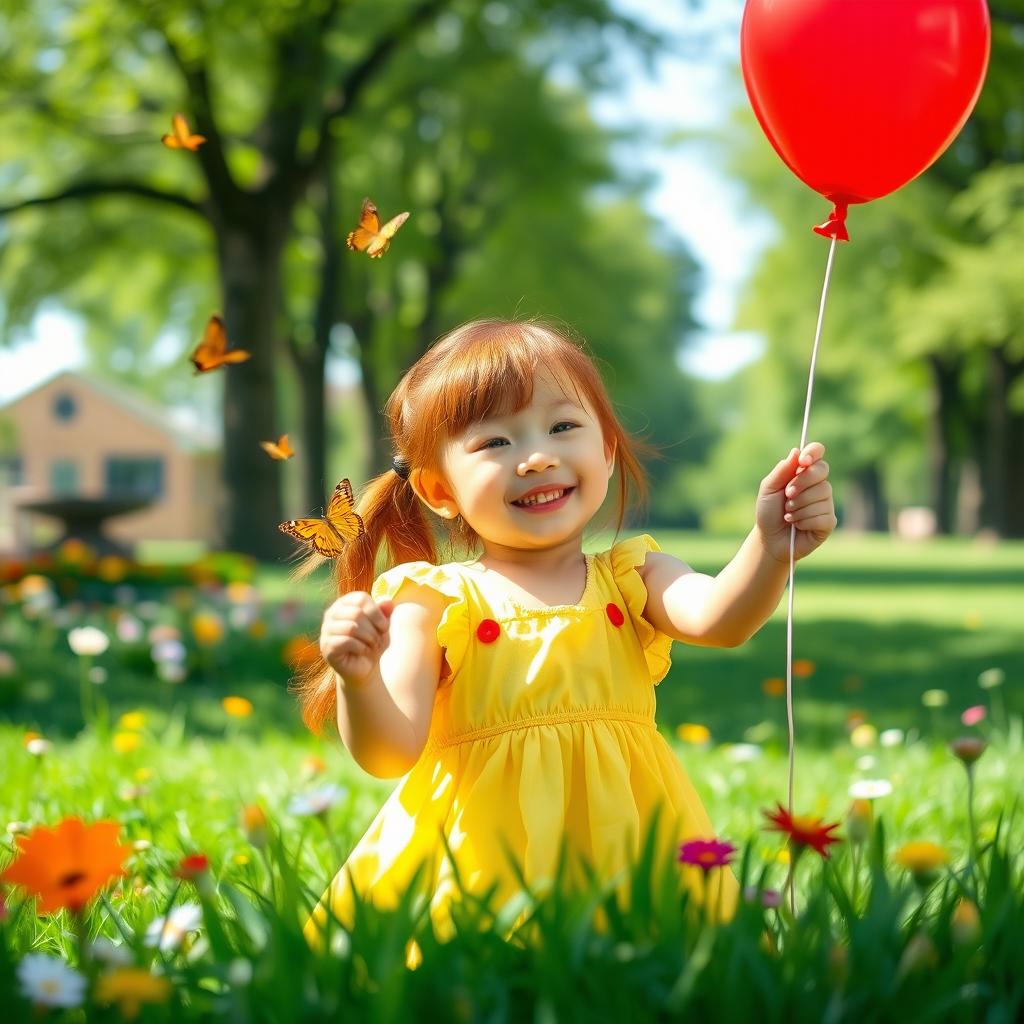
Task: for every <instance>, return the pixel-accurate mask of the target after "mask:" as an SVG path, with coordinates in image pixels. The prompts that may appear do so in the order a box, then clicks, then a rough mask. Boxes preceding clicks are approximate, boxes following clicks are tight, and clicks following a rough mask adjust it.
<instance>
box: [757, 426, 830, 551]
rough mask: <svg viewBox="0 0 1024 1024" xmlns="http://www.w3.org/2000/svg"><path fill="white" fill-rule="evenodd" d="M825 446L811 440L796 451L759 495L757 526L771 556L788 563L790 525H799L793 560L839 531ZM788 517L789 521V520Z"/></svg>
mask: <svg viewBox="0 0 1024 1024" xmlns="http://www.w3.org/2000/svg"><path fill="white" fill-rule="evenodd" d="M824 454H825V446H824V445H823V444H821V443H820V442H818V441H812V442H811V443H810V444H809V445H807V447H806V448H804V450H803V452H801V453H799V455H798V453H797V450H796V448H794V449H793V450H792V451H791V452H790V453H789V455H788V456H787V457H786V458H785V459H783V460H782V461H781V462H780V463H779V464H778V465H777V466H776V467H775V468H774V469H773V470H772V471H771V472H770V473H769V474H768V475H767V476H766V477H765V478H764V480H762V481H761V487H760V488H759V490H758V492H757V511H756V517H755V519H756V526H757V529H758V530H760V532H761V538H762V540H763V542H764V546H765V548H766V550H767V551H768V553H769V554H770V555H771V556H772V557H773V558H775V559H777V560H778V561H780V562H785V563H786V564H789V534H790V526H791V525H795V526H796V543H795V544H794V551H793V554H794V558H796V559H800V558H803V557H805V556H806V555H809V554H810V553H811V552H812V551H813V550H814V549H815V548H817V547H820V546H821V545H822V544H823V543H824V542H825V540H826V538H827V537H828V535H829V534H830V533H831V532H832V531H833V530H834V529H835V528H836V522H837V520H836V509H835V505H834V504H833V503H832V485H831V484H830V483H829V482H828V463H827V462H826V461H825V460H824V459H823V458H822V456H823V455H824ZM787 517H788V518H787Z"/></svg>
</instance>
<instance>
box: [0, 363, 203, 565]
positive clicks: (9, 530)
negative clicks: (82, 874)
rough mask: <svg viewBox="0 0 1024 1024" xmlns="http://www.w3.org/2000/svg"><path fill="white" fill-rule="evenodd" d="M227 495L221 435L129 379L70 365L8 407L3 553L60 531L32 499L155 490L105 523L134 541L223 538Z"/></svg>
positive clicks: (2, 431) (115, 535)
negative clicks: (106, 377) (177, 413)
mask: <svg viewBox="0 0 1024 1024" xmlns="http://www.w3.org/2000/svg"><path fill="white" fill-rule="evenodd" d="M222 494H223V490H222V486H221V483H220V450H219V439H218V437H217V435H216V434H215V433H212V432H210V433H204V432H202V431H199V430H197V429H196V428H195V427H194V426H192V427H189V426H185V425H183V424H181V423H179V422H177V421H176V420H175V417H174V416H173V415H172V414H171V413H169V412H168V411H167V410H165V409H162V408H161V407H159V406H158V405H155V404H154V403H153V402H151V401H150V400H149V399H144V398H142V397H140V396H138V395H133V394H130V393H128V392H127V391H125V390H124V389H123V388H122V387H120V386H115V385H112V384H109V383H105V382H103V381H100V380H97V379H96V378H94V377H92V376H90V375H88V374H85V373H82V372H80V371H67V372H62V373H59V374H58V375H57V376H55V377H52V378H51V379H50V380H48V381H46V382H45V383H43V384H40V385H38V386H37V387H36V388H34V389H33V390H32V391H29V392H28V393H26V394H24V395H21V396H20V397H18V398H16V399H13V400H12V401H10V402H8V403H7V404H6V405H5V406H2V407H0V552H6V553H25V552H27V551H28V550H30V549H31V548H33V547H35V546H37V545H40V544H46V543H47V542H52V541H53V540H56V539H58V538H59V536H60V534H61V532H62V527H61V524H60V522H59V521H58V520H55V519H53V518H52V517H49V516H43V515H42V514H41V513H38V512H28V511H26V510H25V509H24V508H23V506H24V505H25V504H27V503H30V502H35V501H42V500H51V499H60V498H69V499H70V498H93V499H95V498H140V499H145V498H148V499H151V502H152V503H151V504H150V505H148V506H147V507H146V508H144V509H142V510H141V511H137V512H131V513H127V514H124V515H121V516H118V517H116V518H111V519H110V520H109V522H107V523H106V524H105V525H104V526H103V532H104V534H106V535H107V536H109V537H110V538H111V539H113V540H115V541H117V542H119V543H121V544H123V545H125V546H127V547H132V546H133V545H134V544H136V543H137V542H139V541H144V540H145V541H151V540H161V541H162V540H178V541H181V540H187V541H199V542H202V543H204V544H207V545H210V546H214V545H216V544H217V543H218V541H219V531H218V523H219V521H220V520H221V517H220V516H219V511H220V509H221V507H222Z"/></svg>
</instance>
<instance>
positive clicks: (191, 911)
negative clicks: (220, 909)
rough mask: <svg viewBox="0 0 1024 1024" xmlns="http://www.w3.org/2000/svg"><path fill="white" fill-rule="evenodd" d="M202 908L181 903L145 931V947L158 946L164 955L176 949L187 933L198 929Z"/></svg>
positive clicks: (193, 904) (196, 904) (151, 923)
mask: <svg viewBox="0 0 1024 1024" xmlns="http://www.w3.org/2000/svg"><path fill="white" fill-rule="evenodd" d="M202 919H203V908H202V907H201V906H199V904H198V903H183V904H182V905H181V906H180V907H175V908H174V909H173V910H172V911H171V912H170V913H169V914H168V915H167V916H166V917H158V918H156V920H154V921H152V922H150V925H149V927H148V928H147V929H146V945H147V946H159V947H160V949H161V950H162V951H163V952H164V953H170V952H172V951H173V950H175V949H177V948H178V947H179V946H180V945H181V943H182V941H183V940H184V938H185V936H186V935H188V933H189V932H194V931H196V929H198V927H199V924H200V922H201V921H202Z"/></svg>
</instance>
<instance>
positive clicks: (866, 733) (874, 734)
mask: <svg viewBox="0 0 1024 1024" xmlns="http://www.w3.org/2000/svg"><path fill="white" fill-rule="evenodd" d="M877 739H878V730H877V729H876V728H875V727H874V726H873V725H870V724H869V723H868V722H863V723H862V724H860V725H858V726H855V727H854V728H853V729H852V730H851V732H850V742H851V743H852V744H853V745H854V746H855V747H860V748H861V749H863V748H864V747H873V746H874V745H875V740H877Z"/></svg>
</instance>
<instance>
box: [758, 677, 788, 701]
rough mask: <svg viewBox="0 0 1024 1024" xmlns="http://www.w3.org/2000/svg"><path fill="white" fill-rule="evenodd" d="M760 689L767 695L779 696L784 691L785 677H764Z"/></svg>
mask: <svg viewBox="0 0 1024 1024" xmlns="http://www.w3.org/2000/svg"><path fill="white" fill-rule="evenodd" d="M761 689H762V690H764V692H765V693H767V694H768V696H769V697H781V696H782V695H783V694H784V693H785V692H786V680H785V679H774V678H773V679H766V680H765V681H764V682H763V683H762V684H761Z"/></svg>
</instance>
